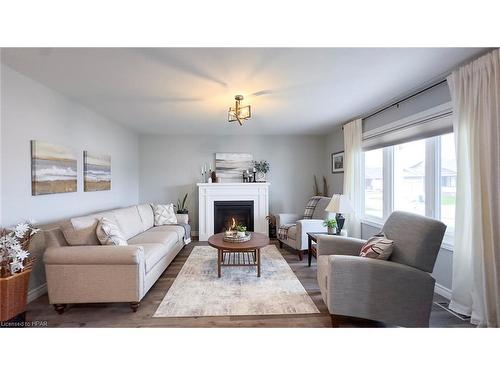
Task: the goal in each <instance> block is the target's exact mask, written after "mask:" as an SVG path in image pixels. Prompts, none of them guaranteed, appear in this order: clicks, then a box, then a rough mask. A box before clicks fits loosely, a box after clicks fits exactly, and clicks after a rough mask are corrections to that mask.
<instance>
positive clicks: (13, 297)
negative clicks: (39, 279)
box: [0, 221, 39, 321]
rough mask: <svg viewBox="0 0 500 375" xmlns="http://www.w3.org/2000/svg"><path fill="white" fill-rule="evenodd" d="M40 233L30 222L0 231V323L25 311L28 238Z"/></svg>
mask: <svg viewBox="0 0 500 375" xmlns="http://www.w3.org/2000/svg"><path fill="white" fill-rule="evenodd" d="M38 231H39V229H37V228H35V227H34V224H33V222H31V221H27V222H23V223H19V224H17V225H16V226H15V227H14V228H13V229H10V230H7V229H0V321H6V320H9V319H12V318H14V317H15V316H17V315H19V314H21V313H24V312H25V311H26V303H27V299H28V284H29V279H30V273H31V268H32V265H33V262H34V258H33V257H30V253H29V252H28V248H29V244H30V241H31V238H32V237H33V235H34V234H35V233H37V232H38Z"/></svg>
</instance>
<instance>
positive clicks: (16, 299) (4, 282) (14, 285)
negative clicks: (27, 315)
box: [0, 267, 31, 321]
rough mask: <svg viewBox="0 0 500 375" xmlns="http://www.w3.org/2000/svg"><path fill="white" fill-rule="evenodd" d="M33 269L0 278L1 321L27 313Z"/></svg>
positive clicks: (28, 268)
mask: <svg viewBox="0 0 500 375" xmlns="http://www.w3.org/2000/svg"><path fill="white" fill-rule="evenodd" d="M30 274H31V267H27V268H25V269H24V270H23V271H22V272H19V273H15V274H14V275H12V276H8V277H3V278H0V321H7V320H9V319H12V318H14V317H15V316H17V315H19V314H21V313H24V312H26V304H27V300H28V284H29V281H30Z"/></svg>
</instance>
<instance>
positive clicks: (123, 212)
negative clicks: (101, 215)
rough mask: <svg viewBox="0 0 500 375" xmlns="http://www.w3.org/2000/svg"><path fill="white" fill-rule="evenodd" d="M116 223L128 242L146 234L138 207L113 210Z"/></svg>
mask: <svg viewBox="0 0 500 375" xmlns="http://www.w3.org/2000/svg"><path fill="white" fill-rule="evenodd" d="M113 214H114V216H115V222H116V223H117V224H118V227H119V228H120V230H121V232H122V233H123V236H124V237H125V238H126V239H127V240H128V239H129V238H132V237H134V236H135V235H137V234H139V233H142V232H144V229H143V224H142V219H141V216H140V215H139V210H138V208H137V206H130V207H126V208H120V209H118V210H113Z"/></svg>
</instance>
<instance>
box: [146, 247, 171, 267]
mask: <svg viewBox="0 0 500 375" xmlns="http://www.w3.org/2000/svg"><path fill="white" fill-rule="evenodd" d="M141 247H142V248H143V249H144V258H145V263H146V273H147V272H149V271H151V270H152V269H153V268H154V266H156V265H157V264H158V262H159V261H160V260H162V259H163V258H164V257H165V256H166V255H167V254H168V253H169V249H170V248H169V247H167V246H165V245H164V244H160V243H145V244H142V245H141Z"/></svg>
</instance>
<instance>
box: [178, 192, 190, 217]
mask: <svg viewBox="0 0 500 375" xmlns="http://www.w3.org/2000/svg"><path fill="white" fill-rule="evenodd" d="M187 197H188V193H186V195H184V198H183V199H182V202H181V200H180V199H177V204H176V205H174V207H175V208H176V209H177V213H178V214H187V213H188V212H189V211H188V209H187V206H186V200H187Z"/></svg>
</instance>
